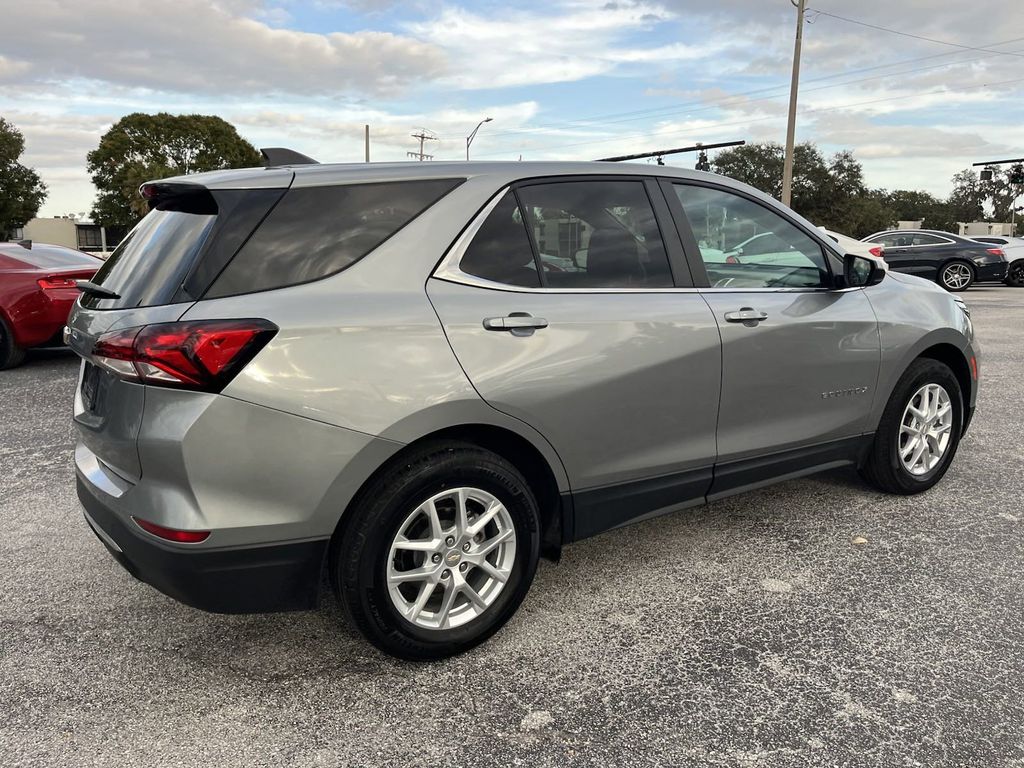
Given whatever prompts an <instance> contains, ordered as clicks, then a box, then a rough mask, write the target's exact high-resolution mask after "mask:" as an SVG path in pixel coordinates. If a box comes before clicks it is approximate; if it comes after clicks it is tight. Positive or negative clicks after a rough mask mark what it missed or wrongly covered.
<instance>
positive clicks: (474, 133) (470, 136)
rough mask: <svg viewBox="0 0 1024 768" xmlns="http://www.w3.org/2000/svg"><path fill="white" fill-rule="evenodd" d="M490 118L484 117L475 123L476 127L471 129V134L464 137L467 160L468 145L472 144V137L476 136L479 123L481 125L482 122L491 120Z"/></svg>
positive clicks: (467, 157)
mask: <svg viewBox="0 0 1024 768" xmlns="http://www.w3.org/2000/svg"><path fill="white" fill-rule="evenodd" d="M492 119H493V118H490V117H485V118H484V119H483V120H481V121H480V122H479V123H477V124H476V128H474V129H473V132H472V133H471V134H469V136H467V137H466V159H467V160H469V145H470V144H472V143H473V139H475V138H476V132H477V131H479V130H480V126H481V125H483V124H484V123H489V122H491V120H492Z"/></svg>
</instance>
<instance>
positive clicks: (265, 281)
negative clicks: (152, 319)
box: [204, 179, 465, 298]
mask: <svg viewBox="0 0 1024 768" xmlns="http://www.w3.org/2000/svg"><path fill="white" fill-rule="evenodd" d="M464 180H465V179H429V180H424V181H398V182H386V183H379V184H345V185H339V186H325V187H300V188H292V189H290V190H288V192H286V193H285V195H284V197H283V198H282V199H281V201H280V202H279V203H278V204H277V206H276V207H275V208H274V209H273V211H271V212H270V215H269V216H267V218H266V219H265V220H264V222H263V223H262V224H261V225H260V227H259V229H257V230H256V232H255V233H254V234H253V235H252V237H251V238H249V241H248V242H247V243H246V244H245V245H244V246H243V247H242V250H241V251H239V252H238V254H237V255H236V256H235V257H234V259H232V260H231V262H230V263H229V264H228V265H227V267H226V268H225V269H224V271H223V272H222V273H221V274H220V276H219V277H218V278H217V279H216V280H215V281H214V282H213V285H212V286H211V287H210V290H209V291H208V292H207V293H206V295H205V296H204V298H215V297H220V296H234V295H238V294H243V293H252V292H255V291H266V290H270V289H273V288H283V287H286V286H290V285H298V284H299V283H307V282H310V281H312V280H319V279H320V278H323V277H327V276H328V275H333V274H335V273H337V272H340V271H341V270H343V269H345V268H346V267H348V266H350V265H352V264H354V263H355V262H356V261H358V260H359V259H361V258H362V257H363V256H365V255H366V254H368V253H369V252H370V251H372V250H373V249H375V248H377V247H378V246H379V245H380V244H381V243H383V242H384V241H385V240H387V239H388V238H389V237H391V236H392V235H394V234H395V233H396V232H398V230H400V229H401V228H402V227H404V226H405V225H406V224H408V223H409V222H410V221H412V220H413V219H415V218H416V217H417V216H419V215H420V214H421V213H422V212H423V211H425V210H426V209H427V208H429V207H430V206H432V205H433V204H434V203H436V202H437V201H438V200H440V199H441V198H442V197H444V196H445V195H446V194H448V193H449V192H451V191H452V190H453V189H454V188H455V187H457V186H458V185H459V184H461V183H462V182H463V181H464Z"/></svg>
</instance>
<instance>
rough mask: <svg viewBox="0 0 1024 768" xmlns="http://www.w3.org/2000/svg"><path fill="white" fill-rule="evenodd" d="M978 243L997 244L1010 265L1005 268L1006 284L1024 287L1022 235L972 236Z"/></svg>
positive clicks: (1023, 242)
mask: <svg viewBox="0 0 1024 768" xmlns="http://www.w3.org/2000/svg"><path fill="white" fill-rule="evenodd" d="M971 240H977V241H978V242H979V243H991V244H992V245H998V246H999V247H1000V248H1002V249H1003V253H1005V254H1006V260H1007V261H1008V262H1010V266H1009V267H1008V268H1007V270H1006V279H1005V280H1003V282H1004V283H1006V284H1007V285H1012V286H1013V287H1014V288H1024V237H1006V236H1005V235H979V236H978V237H972V238H971Z"/></svg>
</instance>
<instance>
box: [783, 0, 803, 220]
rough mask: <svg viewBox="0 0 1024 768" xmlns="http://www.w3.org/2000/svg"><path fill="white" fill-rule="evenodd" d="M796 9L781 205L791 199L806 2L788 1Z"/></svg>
mask: <svg viewBox="0 0 1024 768" xmlns="http://www.w3.org/2000/svg"><path fill="white" fill-rule="evenodd" d="M789 2H791V3H792V4H793V5H794V6H795V7H796V43H794V45H793V79H792V81H791V82H790V84H789V123H788V124H787V125H786V159H785V160H784V161H783V166H782V204H783V205H789V204H790V201H791V200H792V199H793V142H794V141H795V140H796V96H797V92H798V91H799V90H800V46H801V44H802V43H803V40H804V9H805V7H806V6H807V0H789Z"/></svg>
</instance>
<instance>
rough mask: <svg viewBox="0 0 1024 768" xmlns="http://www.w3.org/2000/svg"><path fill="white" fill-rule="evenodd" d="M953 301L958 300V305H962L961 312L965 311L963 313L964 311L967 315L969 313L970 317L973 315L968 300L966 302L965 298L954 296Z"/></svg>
mask: <svg viewBox="0 0 1024 768" xmlns="http://www.w3.org/2000/svg"><path fill="white" fill-rule="evenodd" d="M953 301H955V302H956V305H957V306H958V307H960V311H961V312H963V313H964V314H965V315H967V316H968V317H970V316H971V310H970V309H969V308H968V307H967V302H965V301H964V300H963V299H961V298H960V297H959V296H954V297H953Z"/></svg>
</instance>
